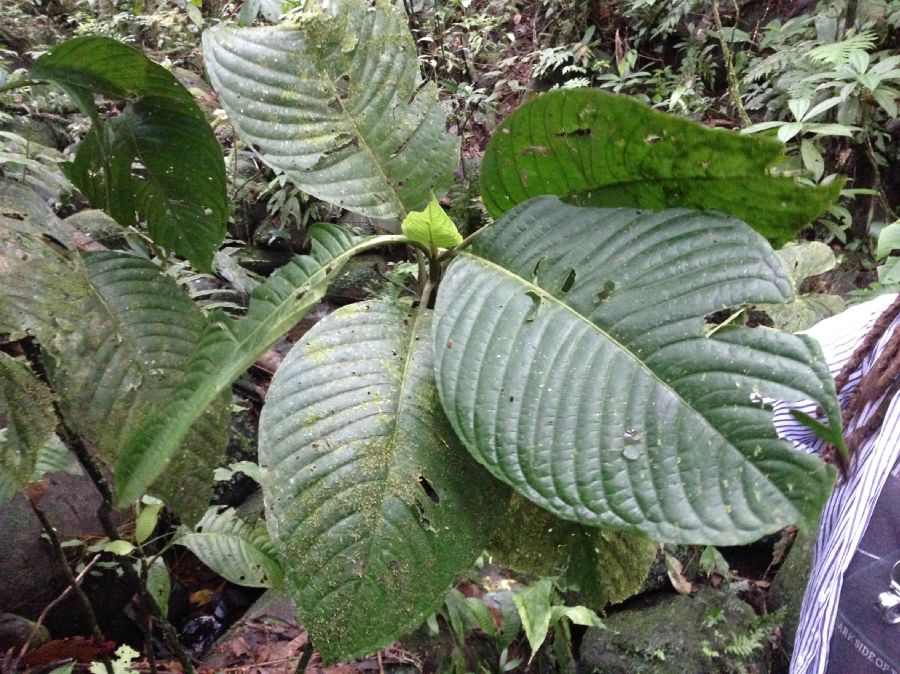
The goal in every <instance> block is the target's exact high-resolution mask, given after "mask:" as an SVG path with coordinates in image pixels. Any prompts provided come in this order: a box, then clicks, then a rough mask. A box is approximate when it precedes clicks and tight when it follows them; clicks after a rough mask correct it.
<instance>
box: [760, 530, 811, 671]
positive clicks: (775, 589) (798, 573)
mask: <svg viewBox="0 0 900 674" xmlns="http://www.w3.org/2000/svg"><path fill="white" fill-rule="evenodd" d="M817 531H818V524H816V526H814V527H810V529H809V531H805V532H800V533H798V534H797V538H796V539H795V540H794V544H793V545H792V546H791V549H790V551H789V552H788V555H787V557H786V558H785V561H784V564H782V566H781V568H780V569H779V570H778V573H777V574H776V575H775V580H774V581H772V587H771V588H770V589H769V597H768V605H769V610H770V611H778V610H780V611H782V620H783V623H782V626H781V654H780V655H779V656H778V658H777V659H776V663H775V665H776V667H775V669H774V671H777V672H781V671H784V672H786V671H787V670H788V665H789V664H790V658H791V653H792V652H793V650H794V638H795V637H796V635H797V624H798V623H799V622H800V604H801V603H802V602H803V593H804V592H806V584H807V583H808V582H809V574H810V570H811V569H812V557H813V549H814V548H815V546H816V535H815V534H816V532H817Z"/></svg>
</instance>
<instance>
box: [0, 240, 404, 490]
mask: <svg viewBox="0 0 900 674" xmlns="http://www.w3.org/2000/svg"><path fill="white" fill-rule="evenodd" d="M310 237H311V239H312V250H311V252H310V254H309V255H303V256H297V257H295V258H294V259H293V260H292V261H291V262H289V263H288V264H286V265H285V266H283V267H281V268H280V269H279V270H278V271H277V272H276V273H274V274H273V275H272V276H271V277H269V279H268V280H267V281H266V282H265V283H262V284H260V285H259V286H257V287H256V289H255V290H254V291H253V294H252V295H251V298H250V304H249V306H248V308H247V314H246V315H245V316H243V317H242V318H240V319H237V320H234V319H232V318H230V317H229V316H227V315H225V314H224V313H222V312H215V313H213V314H211V315H210V316H209V318H208V320H207V322H206V325H205V327H204V333H203V335H202V336H201V338H200V346H199V347H198V348H197V349H196V351H195V353H194V354H193V356H192V357H191V360H190V361H189V362H188V363H187V364H186V365H185V366H184V368H183V369H182V372H184V379H183V380H182V381H181V382H180V383H179V385H178V388H177V389H176V390H175V391H174V392H172V393H171V395H170V396H169V398H168V399H167V401H166V402H165V404H162V405H159V406H158V409H157V410H156V411H155V412H154V414H152V415H151V416H150V417H149V418H148V419H147V420H146V421H145V423H143V424H142V425H141V426H140V427H137V428H136V430H135V431H134V432H133V433H131V435H130V436H129V437H128V439H127V440H126V441H125V443H124V445H123V448H122V451H121V454H120V455H119V458H118V462H117V464H116V494H117V498H118V500H119V504H120V505H123V506H124V505H126V504H127V503H129V502H131V501H134V500H136V499H137V498H139V497H140V495H141V494H142V493H143V491H144V490H145V489H146V487H147V486H148V485H149V484H151V483H152V482H153V480H155V479H156V477H157V476H159V475H160V474H162V473H163V471H166V466H167V465H169V463H170V462H171V460H172V456H173V454H174V452H175V450H176V448H177V447H178V446H179V445H180V444H181V443H182V442H183V441H184V440H185V438H186V436H187V433H188V430H189V429H190V428H191V425H192V424H193V423H194V422H195V420H196V419H198V418H201V417H202V415H203V414H204V412H205V410H206V409H207V408H208V407H209V406H210V405H211V404H212V403H213V402H214V401H215V400H216V399H217V398H219V397H220V396H222V395H223V394H224V395H227V393H226V392H227V391H230V389H231V385H232V383H233V382H234V381H235V380H236V379H237V378H238V377H239V376H240V375H241V374H242V373H243V372H244V371H245V370H247V368H249V367H250V366H251V365H253V363H254V362H256V359H257V358H259V357H260V356H261V355H262V354H263V353H265V352H266V350H267V349H269V347H271V346H272V344H274V343H275V342H276V341H277V340H278V338H279V337H281V336H282V335H283V334H284V333H286V332H287V331H288V330H290V329H291V328H292V327H294V325H296V323H297V322H298V321H299V320H300V319H301V318H302V317H303V316H304V315H305V314H306V312H307V311H308V310H309V309H310V307H312V306H313V305H314V304H315V303H316V302H318V301H319V300H321V299H322V297H323V296H324V295H325V290H326V289H327V287H328V284H329V283H330V282H331V281H332V280H334V278H335V277H336V276H337V275H338V274H340V271H341V269H342V268H343V266H344V264H345V263H346V262H347V260H349V259H350V258H351V257H353V256H354V255H355V254H357V253H359V252H361V251H364V250H367V249H368V248H370V247H377V246H379V245H383V244H385V243H397V242H403V241H405V240H406V239H405V238H404V237H400V236H378V237H370V238H363V237H357V236H354V235H351V234H349V233H347V232H346V231H344V230H342V229H340V228H339V227H336V226H333V225H324V224H318V225H315V226H314V227H313V228H312V229H311V230H310ZM0 318H2V314H0ZM166 472H168V473H169V474H175V475H177V473H178V472H179V471H178V470H177V466H174V465H173V466H170V470H168V471H166ZM167 502H168V501H167Z"/></svg>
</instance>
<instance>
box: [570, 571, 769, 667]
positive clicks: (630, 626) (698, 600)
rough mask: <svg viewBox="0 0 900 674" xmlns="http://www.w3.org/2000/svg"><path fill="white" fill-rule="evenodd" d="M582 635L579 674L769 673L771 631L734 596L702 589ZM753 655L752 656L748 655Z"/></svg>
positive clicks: (608, 620)
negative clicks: (769, 637) (768, 639)
mask: <svg viewBox="0 0 900 674" xmlns="http://www.w3.org/2000/svg"><path fill="white" fill-rule="evenodd" d="M604 623H605V625H606V629H590V630H588V631H587V633H586V634H585V636H584V640H583V641H582V645H581V654H580V658H579V663H578V672H579V674H651V673H652V674H714V673H719V672H721V673H723V674H725V673H729V674H730V673H735V672H742V673H743V672H746V673H748V674H750V673H753V674H762V673H763V672H768V671H769V663H768V661H769V647H768V643H767V636H768V632H769V630H768V629H764V628H762V627H761V626H760V619H759V618H758V617H757V616H756V614H755V613H754V612H753V609H752V608H751V607H750V606H749V605H748V604H746V603H744V602H743V601H741V599H740V598H739V597H738V596H737V595H736V594H735V593H734V592H733V591H728V590H713V589H711V588H700V589H699V590H698V591H697V593H696V594H695V595H694V596H691V597H686V596H681V595H674V596H671V595H669V596H664V597H663V598H662V599H661V600H660V601H659V602H658V603H656V604H655V605H652V606H649V607H646V608H634V609H629V610H625V611H622V612H620V613H616V614H614V615H611V616H609V617H608V618H606V619H605V620H604ZM748 650H749V652H748Z"/></svg>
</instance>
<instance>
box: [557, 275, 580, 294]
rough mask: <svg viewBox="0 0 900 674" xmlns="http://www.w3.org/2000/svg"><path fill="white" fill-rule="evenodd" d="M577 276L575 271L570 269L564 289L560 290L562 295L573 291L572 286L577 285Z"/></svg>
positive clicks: (564, 282) (563, 285)
mask: <svg viewBox="0 0 900 674" xmlns="http://www.w3.org/2000/svg"><path fill="white" fill-rule="evenodd" d="M576 276H577V274H576V273H575V270H574V269H570V270H569V273H568V274H566V279H565V280H564V281H563V284H562V287H561V288H560V289H559V291H560V292H561V293H567V292H569V291H570V290H571V289H572V286H574V285H575V278H576Z"/></svg>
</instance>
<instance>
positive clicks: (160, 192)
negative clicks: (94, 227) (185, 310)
mask: <svg viewBox="0 0 900 674" xmlns="http://www.w3.org/2000/svg"><path fill="white" fill-rule="evenodd" d="M29 74H30V75H31V77H32V78H34V79H40V80H46V81H49V82H52V83H53V84H56V85H57V86H59V87H60V88H61V89H63V90H64V91H65V92H66V93H68V94H69V95H70V96H71V97H72V98H73V99H74V100H75V102H76V103H77V104H78V105H79V107H81V108H82V110H83V111H84V112H85V114H87V115H89V116H90V117H91V119H92V121H93V126H92V128H91V130H90V132H89V133H88V134H87V135H86V136H85V138H84V140H83V141H82V143H81V145H80V146H79V148H78V152H77V154H76V156H75V160H74V162H73V163H72V165H71V166H70V167H69V170H68V172H67V173H68V177H69V179H70V180H71V181H72V182H73V183H74V184H75V185H76V187H78V189H79V190H81V191H82V193H83V194H84V195H85V196H86V197H87V198H88V200H89V201H90V202H91V204H92V205H93V206H94V207H95V208H100V209H102V210H104V211H106V212H107V213H109V214H110V215H111V216H113V217H114V218H115V219H116V220H117V221H118V222H119V223H120V224H122V225H131V224H134V223H135V214H137V215H138V216H139V217H141V218H143V219H145V220H146V221H147V225H148V227H149V230H150V234H151V236H152V237H153V238H154V240H155V241H156V242H157V243H159V244H160V245H161V246H164V247H166V248H169V249H171V250H174V251H176V252H177V253H179V254H181V255H183V256H184V257H186V258H188V259H189V260H190V261H191V262H192V263H193V264H194V265H195V266H197V267H198V268H201V269H204V270H207V269H209V267H210V264H211V262H212V256H213V252H214V251H215V249H216V248H217V247H218V245H219V244H220V243H221V242H222V241H223V239H224V238H225V223H226V221H227V219H228V210H229V207H228V196H227V193H226V178H225V163H224V160H223V158H222V151H221V149H220V147H219V144H218V141H216V138H215V135H214V134H213V131H212V129H211V128H210V126H209V124H208V123H207V122H206V119H205V117H204V115H203V112H202V110H201V109H200V107H199V106H198V105H197V104H196V103H195V102H194V99H193V97H192V96H191V94H190V93H189V92H188V91H187V90H186V89H185V88H184V87H183V86H182V85H181V84H180V83H179V82H178V80H177V79H176V78H175V76H174V75H172V74H171V73H170V72H169V71H167V70H166V69H165V68H163V67H162V66H160V65H157V64H156V63H153V61H151V60H150V59H148V58H147V57H146V56H144V54H142V53H141V52H140V51H138V50H137V49H135V48H133V47H129V46H128V45H124V44H122V43H121V42H117V41H116V40H112V39H110V38H106V37H100V36H83V37H76V38H74V39H72V40H68V41H66V42H64V43H62V44H61V45H59V46H57V47H55V48H54V49H52V50H50V51H49V52H47V53H46V54H44V55H43V56H41V57H40V58H38V59H37V60H36V61H35V62H34V64H33V65H32V66H31V68H30V69H29ZM94 94H99V95H101V96H104V97H106V98H109V99H112V100H115V101H124V102H125V103H126V106H125V108H124V109H123V110H122V112H121V113H120V114H118V115H117V116H114V117H112V118H111V119H109V120H107V121H103V120H101V118H100V116H99V114H98V113H97V110H96V108H95V104H94V101H93V95H94ZM133 162H138V163H139V164H140V166H141V170H140V171H138V172H134V171H132V163H133Z"/></svg>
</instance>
